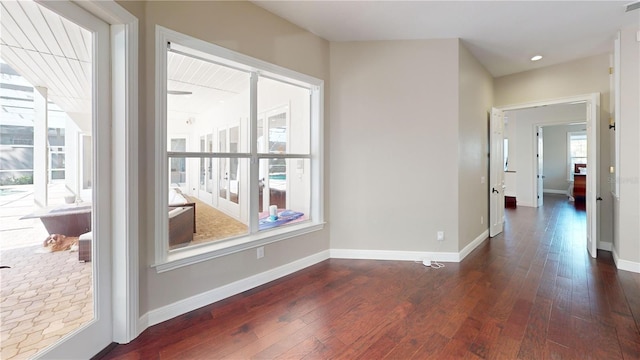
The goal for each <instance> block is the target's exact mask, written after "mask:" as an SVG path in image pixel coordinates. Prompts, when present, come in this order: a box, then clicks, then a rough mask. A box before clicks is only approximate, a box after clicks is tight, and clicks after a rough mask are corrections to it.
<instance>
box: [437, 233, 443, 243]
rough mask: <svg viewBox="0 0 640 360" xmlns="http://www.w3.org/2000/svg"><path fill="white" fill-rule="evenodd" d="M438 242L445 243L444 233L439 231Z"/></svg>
mask: <svg viewBox="0 0 640 360" xmlns="http://www.w3.org/2000/svg"><path fill="white" fill-rule="evenodd" d="M438 241H444V231H438Z"/></svg>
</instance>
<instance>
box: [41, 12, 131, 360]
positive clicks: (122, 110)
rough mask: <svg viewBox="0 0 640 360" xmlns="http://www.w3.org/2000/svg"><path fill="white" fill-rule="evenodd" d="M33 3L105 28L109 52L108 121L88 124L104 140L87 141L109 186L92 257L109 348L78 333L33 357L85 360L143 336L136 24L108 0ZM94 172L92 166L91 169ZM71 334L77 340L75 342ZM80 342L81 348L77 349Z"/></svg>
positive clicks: (105, 73)
mask: <svg viewBox="0 0 640 360" xmlns="http://www.w3.org/2000/svg"><path fill="white" fill-rule="evenodd" d="M36 1H37V2H38V3H39V4H40V5H43V6H45V7H47V8H49V9H51V10H53V11H55V12H56V13H61V14H63V15H64V16H65V17H74V18H75V16H77V14H78V12H79V9H78V7H77V6H80V7H82V8H84V9H85V10H87V11H88V12H89V13H90V14H92V15H94V16H95V17H97V18H99V19H101V20H102V21H104V22H105V23H107V24H108V25H109V33H110V34H109V35H110V39H108V40H107V41H108V44H109V45H108V46H107V47H108V48H110V52H109V54H108V56H107V58H108V59H110V60H111V61H110V68H105V69H103V73H102V76H104V77H105V78H106V79H107V82H109V81H110V86H109V88H108V89H107V94H104V95H101V97H102V98H109V97H110V103H107V104H108V105H106V106H107V113H109V112H110V113H111V116H110V117H108V118H107V119H106V121H104V123H101V124H98V126H100V128H97V127H96V126H95V125H96V124H95V120H94V131H100V130H99V129H102V134H103V135H104V138H102V139H100V140H98V139H96V137H95V136H94V137H93V139H92V140H93V141H94V143H95V142H97V141H101V146H104V148H103V149H102V151H101V153H99V154H96V157H97V158H98V159H102V157H104V160H105V163H106V164H107V165H106V166H103V167H102V168H103V170H106V174H105V175H106V176H107V179H105V181H106V182H107V183H109V185H110V186H109V188H110V189H107V190H110V191H109V193H105V194H102V195H101V196H102V197H108V198H110V202H111V204H112V205H111V209H110V213H108V214H104V215H105V217H108V218H109V221H108V224H109V228H108V229H105V232H107V233H109V234H110V236H111V238H112V239H116V240H113V241H111V242H110V244H109V242H107V241H104V242H103V243H105V244H106V245H107V249H106V251H102V252H101V253H98V254H97V256H98V257H97V258H96V260H99V261H101V262H106V263H108V264H110V265H113V266H109V268H110V271H109V273H106V274H101V275H100V276H101V277H103V279H101V280H99V281H103V280H108V281H110V282H111V291H110V293H109V294H106V297H107V299H106V301H108V303H109V304H110V309H109V312H110V316H109V325H108V330H109V331H110V333H109V334H103V335H105V338H108V339H109V342H107V343H106V344H104V343H103V342H100V341H98V342H100V344H98V343H97V342H95V341H94V339H93V338H92V337H91V336H87V335H91V334H88V333H87V332H84V333H82V332H83V329H84V327H83V328H82V329H79V330H77V331H76V332H74V333H72V334H69V335H67V336H65V337H64V338H63V339H61V340H60V342H58V343H57V344H61V343H69V345H71V346H70V347H69V346H64V345H63V346H55V345H52V346H50V347H48V348H46V349H45V350H43V351H42V352H40V353H39V354H38V355H37V356H38V357H44V358H69V357H70V356H71V355H72V354H69V353H68V349H76V350H77V351H78V353H76V354H73V355H77V356H74V357H81V358H90V357H92V356H94V355H96V353H97V352H99V351H101V350H102V349H103V348H104V347H105V346H107V345H108V344H109V343H110V342H118V343H128V342H129V341H131V340H133V339H134V338H135V337H137V336H138V335H139V333H140V332H141V331H142V330H143V329H141V327H140V326H138V323H139V319H138V305H139V301H138V295H139V293H138V289H139V286H138V246H137V244H138V241H137V237H138V196H137V194H138V192H139V190H140V189H139V187H138V180H137V179H138V173H139V170H138V168H139V166H138V19H137V18H136V17H135V16H133V15H132V14H131V13H129V12H128V11H127V10H125V9H124V8H123V7H121V6H120V5H118V4H117V3H116V2H115V1H113V0H106V1H102V0H100V1H97V0H90V1H82V2H77V3H75V5H77V6H70V5H73V4H70V3H66V2H64V3H63V2H55V1H42V0H36ZM74 14H75V15H74ZM74 20H75V19H74ZM105 55H106V54H105ZM109 110H110V111H109ZM99 136H100V135H99ZM114 145H118V146H114ZM94 149H96V145H94ZM96 166H98V165H96V164H94V168H95V167H96ZM94 176H95V175H94ZM94 183H95V181H94ZM98 199H100V198H98ZM94 203H95V202H94ZM114 209H115V210H114ZM108 245H110V248H109V246H108ZM94 266H96V265H94ZM94 278H95V274H94ZM96 315H98V314H96ZM101 331H107V330H106V329H103V330H101ZM76 333H77V334H79V335H80V336H78V337H76V336H75V334H76ZM87 337H88V338H87ZM81 342H82V343H83V344H84V345H86V346H82V347H79V346H78V344H79V343H81ZM71 343H73V344H71ZM92 345H94V346H92ZM95 345H97V346H95ZM100 346H102V347H100ZM65 348H66V349H65ZM76 350H74V351H76Z"/></svg>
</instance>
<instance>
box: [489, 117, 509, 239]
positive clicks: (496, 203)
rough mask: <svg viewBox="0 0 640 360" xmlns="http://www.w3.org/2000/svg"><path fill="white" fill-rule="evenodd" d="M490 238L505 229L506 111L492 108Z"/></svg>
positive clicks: (490, 138) (490, 137)
mask: <svg viewBox="0 0 640 360" xmlns="http://www.w3.org/2000/svg"><path fill="white" fill-rule="evenodd" d="M489 122H490V126H489V127H490V134H489V135H490V136H489V142H490V148H491V150H490V161H489V164H490V165H489V236H490V237H494V236H496V235H498V234H500V233H502V230H503V229H504V190H505V188H506V186H505V184H504V111H502V110H500V109H497V108H492V109H491V117H490V121H489Z"/></svg>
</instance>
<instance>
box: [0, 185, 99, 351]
mask: <svg viewBox="0 0 640 360" xmlns="http://www.w3.org/2000/svg"><path fill="white" fill-rule="evenodd" d="M18 190H19V191H16V192H13V193H11V194H10V195H6V194H5V195H4V196H1V197H0V219H1V222H0V224H1V225H0V265H3V266H10V267H11V268H8V269H1V270H0V336H1V337H0V346H1V348H2V352H1V356H0V358H2V359H24V358H28V357H30V356H32V355H34V354H35V353H36V352H38V351H39V350H42V349H44V348H45V347H47V346H49V345H51V344H53V343H54V342H55V341H57V340H58V339H60V338H61V337H63V336H64V335H66V334H68V333H70V332H71V331H74V330H76V329H78V328H79V327H80V326H82V325H83V324H86V323H88V322H89V321H90V320H91V319H93V289H92V287H93V286H92V281H91V275H92V263H81V262H79V261H78V253H77V252H70V251H61V252H55V253H43V252H42V250H43V247H42V242H43V240H44V239H45V237H46V235H47V232H46V230H44V227H43V226H42V224H40V222H39V221H38V220H37V219H36V220H20V219H19V218H20V217H22V216H23V215H26V214H28V213H30V212H32V211H33V209H34V208H33V196H32V195H31V194H32V191H31V194H30V193H29V191H30V187H28V186H22V187H18ZM52 190H53V191H52V194H53V195H57V194H63V193H64V192H63V191H62V190H60V189H59V188H56V186H55V185H54V186H52ZM59 201H60V199H59V198H55V196H54V198H52V201H51V203H53V204H55V203H60V202H59Z"/></svg>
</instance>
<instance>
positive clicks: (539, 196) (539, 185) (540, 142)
mask: <svg viewBox="0 0 640 360" xmlns="http://www.w3.org/2000/svg"><path fill="white" fill-rule="evenodd" d="M543 146H544V135H543V130H542V125H536V141H535V148H536V149H535V150H536V151H535V154H536V166H535V167H536V171H535V172H534V174H536V186H535V188H536V194H535V196H534V198H533V199H534V200H535V201H536V204H537V207H541V206H543V205H544V168H543V167H544V149H543Z"/></svg>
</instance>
